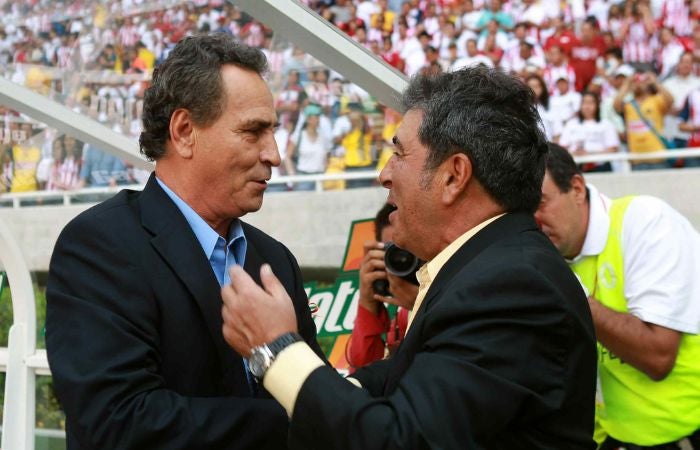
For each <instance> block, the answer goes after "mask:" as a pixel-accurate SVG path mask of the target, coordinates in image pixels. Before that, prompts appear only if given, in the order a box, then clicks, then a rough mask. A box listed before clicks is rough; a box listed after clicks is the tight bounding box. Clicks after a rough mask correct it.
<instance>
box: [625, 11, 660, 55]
mask: <svg viewBox="0 0 700 450" xmlns="http://www.w3.org/2000/svg"><path fill="white" fill-rule="evenodd" d="M656 47H657V40H656V37H651V38H650V36H649V34H648V33H647V30H646V28H645V27H644V23H643V22H642V21H635V22H632V23H630V25H629V32H628V33H627V38H626V39H625V42H624V43H623V44H622V56H623V57H624V60H625V62H628V63H650V62H652V61H654V56H655V50H656Z"/></svg>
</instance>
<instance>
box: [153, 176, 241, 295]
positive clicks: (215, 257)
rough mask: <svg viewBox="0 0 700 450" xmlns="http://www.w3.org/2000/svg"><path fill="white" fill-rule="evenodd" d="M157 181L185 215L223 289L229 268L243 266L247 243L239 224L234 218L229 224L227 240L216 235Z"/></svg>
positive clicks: (226, 281) (157, 179)
mask: <svg viewBox="0 0 700 450" xmlns="http://www.w3.org/2000/svg"><path fill="white" fill-rule="evenodd" d="M156 181H157V182H158V184H159V185H160V187H161V188H163V190H164V191H165V193H166V194H168V197H170V199H171V200H172V201H173V202H175V205H176V206H177V207H178V209H179V210H180V212H182V215H183V216H185V219H186V220H187V223H188V224H189V225H190V228H192V231H193V232H194V235H195V236H196V237H197V240H198V241H199V245H201V246H202V250H204V254H205V255H206V257H207V259H208V260H209V264H210V265H211V268H212V270H213V271H214V275H216V279H217V280H218V281H219V285H220V286H223V285H225V284H228V283H230V282H231V278H230V277H229V274H228V271H229V269H230V268H231V266H233V265H235V264H238V265H239V266H241V267H242V266H243V264H244V263H245V252H246V249H247V246H248V243H247V241H246V239H245V235H244V234H243V227H242V226H241V222H240V221H239V220H238V219H236V220H234V221H233V222H232V223H231V227H230V228H229V230H228V241H227V240H225V239H224V238H223V237H221V236H219V233H217V232H216V231H214V229H213V228H212V227H211V226H209V224H208V223H207V222H206V221H205V220H204V219H202V218H201V217H200V216H199V214H197V213H196V212H195V211H194V210H193V209H192V208H191V207H190V205H188V204H187V203H185V202H184V200H182V199H181V198H180V197H178V196H177V194H176V193H174V192H173V191H172V190H170V188H169V187H168V186H166V185H165V183H163V182H162V181H161V180H160V179H159V178H158V177H156Z"/></svg>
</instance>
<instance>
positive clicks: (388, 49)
mask: <svg viewBox="0 0 700 450" xmlns="http://www.w3.org/2000/svg"><path fill="white" fill-rule="evenodd" d="M380 53H381V56H382V59H383V60H384V61H386V63H387V64H389V65H390V66H391V67H394V68H396V69H397V70H399V71H401V72H403V70H404V67H405V64H404V62H403V59H401V56H399V52H397V51H396V50H394V48H393V46H392V42H391V36H385V37H384V39H383V40H382V51H381V52H380Z"/></svg>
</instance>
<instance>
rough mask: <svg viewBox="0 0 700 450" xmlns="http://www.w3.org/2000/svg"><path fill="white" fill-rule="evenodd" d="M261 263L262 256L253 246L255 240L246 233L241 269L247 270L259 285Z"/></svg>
mask: <svg viewBox="0 0 700 450" xmlns="http://www.w3.org/2000/svg"><path fill="white" fill-rule="evenodd" d="M244 232H245V227H244ZM263 263H264V261H263V259H262V257H261V256H260V254H259V253H258V250H257V248H255V242H253V241H252V240H251V239H250V238H249V237H248V235H246V252H245V262H244V264H243V269H244V270H245V271H246V272H248V275H250V277H251V278H252V279H253V280H254V281H255V282H256V283H257V284H258V285H259V286H262V281H260V266H262V265H263Z"/></svg>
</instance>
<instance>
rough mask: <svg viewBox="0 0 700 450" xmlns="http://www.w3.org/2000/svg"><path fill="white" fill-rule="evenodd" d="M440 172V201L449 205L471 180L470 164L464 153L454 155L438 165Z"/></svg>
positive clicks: (471, 169)
mask: <svg viewBox="0 0 700 450" xmlns="http://www.w3.org/2000/svg"><path fill="white" fill-rule="evenodd" d="M440 172H441V173H440V177H441V181H440V182H441V183H442V200H443V201H444V202H445V204H448V205H450V204H452V203H454V202H455V201H456V200H457V199H458V198H459V197H460V196H461V195H462V193H463V192H464V191H465V190H466V189H467V186H468V185H469V182H470V181H471V180H472V174H473V166H472V162H471V160H470V159H469V157H468V156H467V155H465V154H464V153H455V154H454V155H452V156H450V157H449V158H447V160H446V161H445V162H443V163H442V164H441V165H440Z"/></svg>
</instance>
